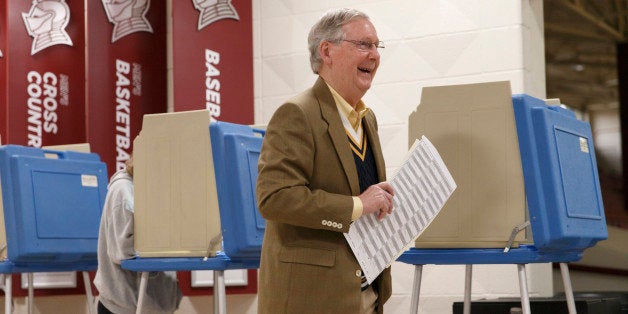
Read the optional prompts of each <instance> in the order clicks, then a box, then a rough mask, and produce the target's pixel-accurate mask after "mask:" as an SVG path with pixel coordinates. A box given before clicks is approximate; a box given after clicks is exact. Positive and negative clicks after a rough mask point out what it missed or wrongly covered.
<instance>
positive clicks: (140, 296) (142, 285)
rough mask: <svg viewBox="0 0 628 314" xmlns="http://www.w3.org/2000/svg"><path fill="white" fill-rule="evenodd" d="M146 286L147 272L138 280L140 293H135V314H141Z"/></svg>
mask: <svg viewBox="0 0 628 314" xmlns="http://www.w3.org/2000/svg"><path fill="white" fill-rule="evenodd" d="M147 284H148V272H147V271H143V272H142V277H141V278H140V291H138V293H137V309H135V313H136V314H141V313H142V307H143V306H144V297H145V296H146V285H147Z"/></svg>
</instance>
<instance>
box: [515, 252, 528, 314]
mask: <svg viewBox="0 0 628 314" xmlns="http://www.w3.org/2000/svg"><path fill="white" fill-rule="evenodd" d="M517 272H518V273H519V290H520V291H521V310H522V311H523V314H530V298H529V296H528V281H527V279H526V265H525V264H517Z"/></svg>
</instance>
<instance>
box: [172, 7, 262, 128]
mask: <svg viewBox="0 0 628 314" xmlns="http://www.w3.org/2000/svg"><path fill="white" fill-rule="evenodd" d="M172 19H173V26H172V27H173V35H172V40H173V78H174V80H173V81H174V82H173V83H174V110H175V111H186V110H199V109H207V110H209V112H210V114H211V117H212V121H214V120H221V121H228V122H234V123H241V124H252V123H253V17H252V2H251V1H250V0H239V1H236V0H233V1H232V0H218V1H207V0H192V1H174V0H172Z"/></svg>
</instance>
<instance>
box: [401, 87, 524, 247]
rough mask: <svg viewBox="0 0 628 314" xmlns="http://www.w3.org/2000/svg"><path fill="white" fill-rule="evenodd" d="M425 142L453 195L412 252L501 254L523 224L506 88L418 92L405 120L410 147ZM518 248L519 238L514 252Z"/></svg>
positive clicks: (521, 192)
mask: <svg viewBox="0 0 628 314" xmlns="http://www.w3.org/2000/svg"><path fill="white" fill-rule="evenodd" d="M423 135H424V136H426V137H428V138H429V139H430V141H431V142H432V143H433V144H434V146H435V147H436V148H437V149H438V151H439V152H440V154H441V157H442V158H443V161H444V162H445V164H446V165H447V167H448V168H449V170H450V172H451V174H452V176H453V178H454V180H455V181H456V183H457V184H458V188H457V190H456V191H455V192H454V193H453V195H452V196H451V198H450V199H449V201H448V202H447V203H446V204H445V206H444V207H443V209H442V210H441V211H440V213H439V214H438V216H437V217H436V219H435V220H434V221H433V222H432V224H431V225H430V226H429V227H428V228H427V229H426V230H425V232H423V233H422V234H421V236H420V237H418V238H417V239H416V241H415V246H416V247H423V248H464V247H467V248H491V247H505V246H506V244H507V242H508V240H509V237H510V235H511V233H512V231H513V228H515V227H516V226H518V225H520V224H522V223H524V222H525V221H526V217H525V211H526V199H525V190H524V181H523V173H522V168H521V158H520V155H519V146H518V141H517V130H516V125H515V119H514V114H513V107H512V100H511V91H510V83H509V82H492V83H480V84H468V85H456V86H436V87H425V88H423V92H422V95H421V103H420V104H419V106H418V108H417V110H416V111H414V112H413V113H412V114H411V115H410V117H409V145H412V143H414V141H415V139H417V138H420V137H421V136H423ZM523 240H525V233H524V232H521V233H519V234H518V235H517V237H516V238H515V245H516V244H517V243H518V242H521V241H523Z"/></svg>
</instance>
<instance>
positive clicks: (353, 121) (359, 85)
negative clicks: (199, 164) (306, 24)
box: [257, 9, 394, 314]
mask: <svg viewBox="0 0 628 314" xmlns="http://www.w3.org/2000/svg"><path fill="white" fill-rule="evenodd" d="M308 46H309V50H310V64H311V67H312V71H313V72H314V73H315V74H318V76H319V78H318V80H317V81H316V83H315V84H314V86H313V87H312V88H310V89H308V90H306V91H304V92H303V93H301V94H299V95H297V96H295V97H294V98H292V99H290V100H288V101H286V102H285V103H284V104H283V105H282V106H281V107H280V108H279V109H277V111H276V112H275V114H274V115H273V117H272V119H271V120H270V122H269V124H268V128H267V131H266V135H265V137H264V142H263V145H262V151H261V155H260V158H259V164H258V170H259V174H258V181H257V200H258V207H259V210H260V213H261V214H262V216H263V217H264V218H265V219H266V233H265V235H264V242H263V245H262V257H261V263H260V282H259V299H258V312H259V313H299V314H303V313H383V309H384V302H386V300H388V298H389V297H390V294H391V277H390V268H387V269H385V270H384V271H383V272H382V273H381V274H380V275H379V276H378V277H377V279H376V280H375V281H374V282H373V283H372V284H370V285H369V284H368V282H367V281H366V278H365V277H364V274H363V272H362V269H361V268H360V265H359V263H358V261H357V260H356V258H355V256H354V254H353V252H352V251H351V248H350V246H349V244H348V243H347V241H346V239H345V237H344V235H343V233H345V232H348V231H349V226H350V225H351V223H352V222H353V221H355V220H356V219H360V217H362V216H366V215H377V217H378V218H379V219H383V218H384V217H385V216H386V215H388V214H390V213H391V212H392V210H393V208H392V198H393V194H394V192H393V189H392V187H391V186H390V184H388V183H387V182H385V179H386V173H385V171H386V166H385V165H384V158H383V156H382V151H381V147H380V141H379V136H378V134H377V121H376V118H375V115H374V114H373V112H372V111H371V110H370V109H369V108H368V107H366V106H365V104H364V103H363V102H362V97H363V96H364V94H365V93H366V91H367V90H368V89H369V88H370V87H371V83H372V81H373V78H374V76H375V73H376V72H377V68H378V67H379V62H380V55H379V49H382V48H383V43H382V42H381V41H379V38H378V36H377V32H376V31H375V27H374V26H373V24H372V23H371V21H370V19H369V17H368V16H367V15H366V14H364V13H362V12H359V11H356V10H352V9H340V10H334V11H330V12H328V13H326V14H325V15H324V16H323V17H322V18H321V19H320V20H319V21H318V22H317V23H316V24H315V25H314V26H313V27H312V29H311V30H310V34H309V36H308Z"/></svg>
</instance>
